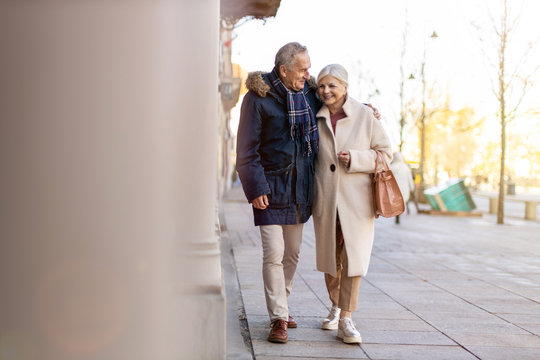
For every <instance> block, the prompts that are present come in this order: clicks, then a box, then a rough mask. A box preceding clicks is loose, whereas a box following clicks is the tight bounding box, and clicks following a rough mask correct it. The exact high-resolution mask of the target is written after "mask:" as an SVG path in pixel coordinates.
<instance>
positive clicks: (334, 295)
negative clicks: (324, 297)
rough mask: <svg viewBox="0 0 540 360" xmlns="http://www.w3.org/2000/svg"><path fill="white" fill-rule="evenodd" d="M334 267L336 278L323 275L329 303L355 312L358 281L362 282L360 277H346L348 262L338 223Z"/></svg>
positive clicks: (358, 288) (358, 287)
mask: <svg viewBox="0 0 540 360" xmlns="http://www.w3.org/2000/svg"><path fill="white" fill-rule="evenodd" d="M336 266H337V277H333V276H332V275H329V274H327V273H325V274H324V281H325V282H326V289H327V290H328V295H329V296H330V301H332V306H337V307H339V308H340V309H341V310H344V311H349V312H352V311H354V310H356V306H357V304H358V291H359V290H360V280H362V277H361V276H353V277H349V275H348V273H349V261H348V259H347V250H346V249H345V242H344V241H343V235H342V234H341V226H340V225H339V222H338V224H337V225H336Z"/></svg>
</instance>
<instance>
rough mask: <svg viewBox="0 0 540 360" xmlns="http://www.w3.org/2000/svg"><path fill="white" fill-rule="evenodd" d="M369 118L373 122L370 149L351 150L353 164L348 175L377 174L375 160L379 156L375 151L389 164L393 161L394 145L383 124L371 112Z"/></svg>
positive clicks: (348, 170)
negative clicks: (355, 173) (358, 173)
mask: <svg viewBox="0 0 540 360" xmlns="http://www.w3.org/2000/svg"><path fill="white" fill-rule="evenodd" d="M368 118H369V119H368V121H371V140H370V149H367V150H354V149H349V151H350V153H351V164H350V166H349V168H348V169H347V170H346V171H347V172H348V173H354V172H363V173H373V172H375V158H376V156H377V153H376V152H375V150H379V151H380V152H382V153H383V155H384V156H385V158H386V161H387V162H388V164H390V161H392V145H391V144H390V139H389V138H388V135H386V131H384V128H383V127H382V125H381V122H380V121H379V120H377V119H376V118H375V116H373V114H372V113H371V112H369V113H368ZM379 168H380V165H379Z"/></svg>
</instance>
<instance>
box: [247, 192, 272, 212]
mask: <svg viewBox="0 0 540 360" xmlns="http://www.w3.org/2000/svg"><path fill="white" fill-rule="evenodd" d="M251 203H252V204H253V207H254V208H255V209H259V210H264V209H266V207H267V206H268V205H269V203H268V196H266V195H261V196H259V197H257V198H255V199H253V201H252V202H251Z"/></svg>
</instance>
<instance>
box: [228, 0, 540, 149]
mask: <svg viewBox="0 0 540 360" xmlns="http://www.w3.org/2000/svg"><path fill="white" fill-rule="evenodd" d="M500 2H501V1H500V0H378V1H373V0H371V1H370V0H332V1H329V0H281V5H280V8H279V9H278V12H277V15H276V17H275V18H270V19H267V20H266V21H263V20H249V21H244V20H241V21H240V22H239V23H238V24H237V27H236V29H235V33H234V35H233V36H236V37H235V39H234V41H233V46H232V51H233V54H232V60H233V62H235V63H238V64H240V65H241V66H242V67H243V68H244V69H245V70H247V71H255V70H263V71H269V70H271V69H272V67H273V62H274V57H275V53H276V52H277V50H278V49H279V48H280V47H281V46H282V45H284V44H285V43H287V42H290V41H298V42H300V43H302V44H304V45H306V46H307V47H308V51H309V54H310V57H311V65H312V67H311V69H310V73H311V75H313V76H315V77H316V76H317V74H318V72H319V71H320V70H321V69H322V68H323V67H324V66H325V65H327V64H330V63H340V64H342V65H343V66H345V68H346V69H347V70H348V71H349V93H350V94H351V95H352V96H353V97H355V98H357V99H359V100H361V101H369V102H371V103H373V104H374V105H375V106H377V107H378V108H379V109H380V110H381V112H382V113H383V117H384V119H383V122H384V123H385V127H386V128H387V130H388V131H389V132H390V133H391V137H392V138H393V139H394V140H395V139H396V136H397V135H396V134H397V132H398V126H397V123H398V119H399V109H400V98H399V86H400V79H401V75H400V64H401V63H403V67H404V73H405V74H406V78H408V77H409V74H411V73H412V74H414V77H415V79H414V80H406V81H405V94H406V97H407V98H417V99H418V98H419V97H421V81H420V67H421V64H422V63H423V62H425V74H426V75H425V77H426V82H427V83H428V86H434V87H436V88H437V89H438V90H437V91H438V92H440V93H444V94H450V101H451V105H452V107H454V108H460V107H463V106H472V107H474V108H475V109H476V112H477V114H478V115H479V116H494V113H495V111H496V109H497V103H496V99H495V96H494V94H493V91H492V89H493V87H492V80H494V79H496V69H495V68H494V67H491V66H490V63H489V62H490V61H492V62H493V61H495V57H494V55H493V54H494V53H493V52H492V50H493V46H491V47H490V45H489V44H490V41H493V38H490V37H489V34H490V31H491V35H492V34H493V32H492V30H491V29H492V23H491V20H490V15H489V14H490V13H491V14H492V16H493V17H494V18H496V17H497V16H498V15H497V14H498V10H499V9H498V8H497V5H498V4H499V3H500ZM509 3H510V9H511V11H512V14H513V15H514V16H518V14H519V23H518V27H517V28H516V30H515V32H514V38H513V39H512V43H511V45H510V48H509V56H508V57H509V60H510V61H516V59H518V58H520V57H521V54H523V53H524V47H525V46H526V44H527V43H528V42H533V41H538V40H539V39H540V26H538V25H536V24H535V23H536V22H537V21H538V20H537V17H538V14H540V0H525V1H521V0H509ZM472 23H476V24H478V25H480V27H481V28H483V29H487V30H488V32H487V34H488V36H487V37H486V38H485V39H486V40H485V41H484V42H481V41H480V40H479V35H478V31H477V30H476V29H475V28H474V27H473V26H472V25H471V24H472ZM405 29H406V31H405ZM433 31H436V33H437V35H438V37H437V38H436V39H431V38H430V35H431V34H432V33H433ZM404 32H406V34H407V36H406V46H405V55H404V57H403V61H402V60H401V59H402V57H401V52H402V44H403V34H404ZM424 53H425V57H424ZM535 65H536V66H538V65H540V42H539V43H538V44H537V45H536V47H535V49H534V51H533V52H532V53H530V54H529V56H528V57H527V59H526V61H525V62H524V63H523V65H522V71H523V73H529V72H530V69H532V67H533V66H535ZM539 75H540V71H539V72H537V73H536V76H535V80H536V82H537V84H536V86H535V87H534V88H533V90H531V91H530V93H529V94H528V95H527V96H526V98H525V99H524V102H523V103H522V105H521V109H522V110H528V109H530V108H536V109H538V108H539V106H538V103H539V101H538V100H536V99H540V77H539ZM374 89H377V90H378V91H379V95H375V96H373V95H374V94H375V92H374ZM233 116H235V112H233ZM523 121H524V127H525V128H527V127H528V126H532V125H534V124H532V122H535V121H536V122H537V121H538V117H537V116H536V118H535V117H532V118H529V119H525V120H523ZM531 124H532V125H531ZM492 130H493V134H491V135H493V136H496V134H497V132H498V129H497V127H496V126H493V127H492Z"/></svg>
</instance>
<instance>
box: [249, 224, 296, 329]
mask: <svg viewBox="0 0 540 360" xmlns="http://www.w3.org/2000/svg"><path fill="white" fill-rule="evenodd" d="M303 227H304V224H296V225H263V226H260V231H261V239H262V247H263V269H262V272H263V281H264V294H265V297H266V307H267V309H268V315H269V316H270V321H271V322H273V321H275V320H277V319H283V320H288V319H289V307H288V305H287V297H288V296H289V294H290V293H291V289H292V284H293V278H294V273H295V272H296V266H297V265H298V257H299V255H300V244H301V243H302V229H303Z"/></svg>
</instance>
